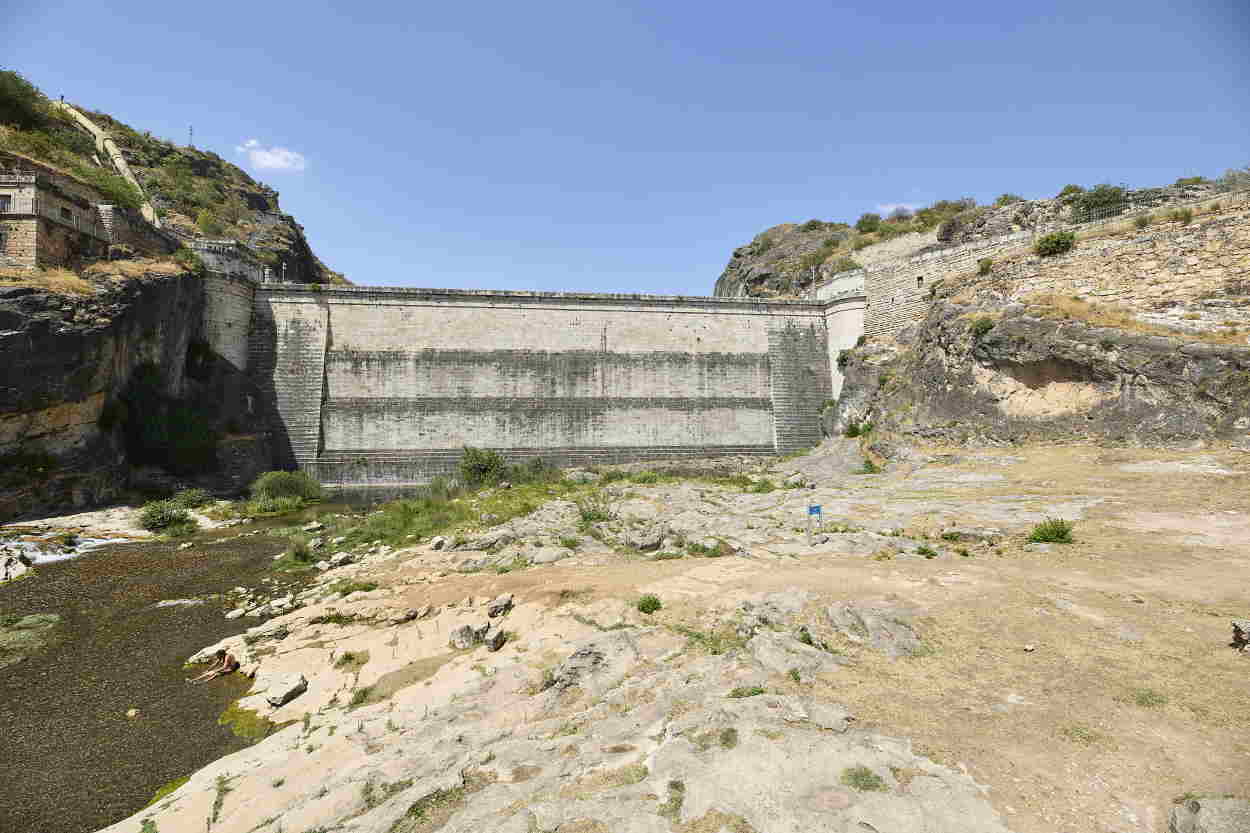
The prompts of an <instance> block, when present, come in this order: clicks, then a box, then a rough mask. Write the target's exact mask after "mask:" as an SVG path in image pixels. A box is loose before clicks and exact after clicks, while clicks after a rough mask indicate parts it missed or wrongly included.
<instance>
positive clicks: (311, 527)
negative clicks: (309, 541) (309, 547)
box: [300, 521, 326, 532]
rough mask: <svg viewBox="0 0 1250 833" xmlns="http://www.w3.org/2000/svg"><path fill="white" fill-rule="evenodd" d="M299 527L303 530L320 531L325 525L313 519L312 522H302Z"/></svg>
mask: <svg viewBox="0 0 1250 833" xmlns="http://www.w3.org/2000/svg"><path fill="white" fill-rule="evenodd" d="M300 528H301V529H303V530H304V531H305V532H320V531H321V530H323V529H325V528H326V525H325V524H323V523H322V522H321V521H313V522H312V523H307V524H304V525H303V526H302V527H300Z"/></svg>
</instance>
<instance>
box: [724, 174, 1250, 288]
mask: <svg viewBox="0 0 1250 833" xmlns="http://www.w3.org/2000/svg"><path fill="white" fill-rule="evenodd" d="M1247 185H1250V171H1248V170H1247V169H1240V170H1230V171H1228V172H1227V173H1225V174H1224V176H1223V177H1221V178H1220V179H1219V180H1215V181H1212V180H1208V179H1206V178H1204V177H1200V176H1196V177H1185V178H1182V179H1178V180H1177V181H1176V182H1175V183H1173V184H1172V185H1169V186H1165V187H1160V188H1142V189H1137V190H1130V189H1125V188H1123V187H1120V186H1116V185H1111V184H1107V183H1103V184H1100V185H1093V186H1091V187H1088V188H1086V187H1083V186H1080V185H1066V186H1064V187H1063V188H1062V189H1061V190H1060V191H1059V192H1058V193H1057V194H1056V195H1055V196H1054V197H1048V198H1041V199H1032V200H1028V199H1024V198H1023V197H1021V196H1018V195H1016V194H1011V193H1005V194H1002V195H1001V196H999V197H998V198H997V199H995V200H994V202H993V203H990V204H988V205H979V204H978V203H977V201H976V200H975V199H974V198H972V197H962V198H959V199H949V200H938V201H936V202H934V203H932V204H931V205H928V206H926V207H924V208H921V209H918V210H916V211H912V210H910V209H908V208H902V207H900V208H897V209H895V210H894V211H893V212H891V213H889V214H888V215H886V216H882V215H880V214H877V213H874V212H868V213H865V214H862V215H860V217H859V218H858V219H857V220H855V221H854V222H853V223H850V222H836V221H827V220H818V219H813V220H808V221H807V222H804V223H782V224H781V225H777V226H773V227H772V228H769V229H766V230H765V231H762V232H760V233H759V234H757V235H756V236H755V238H754V239H752V240H751V242H750V243H748V244H746V245H745V246H741V247H739V248H737V249H735V250H734V252H733V255H732V256H731V257H730V260H729V263H728V264H727V265H726V267H725V270H724V272H722V273H721V276H720V278H719V279H718V280H717V281H716V289H715V292H714V294H715V295H717V296H722V297H730V296H743V295H745V296H750V297H762V298H797V297H803V296H805V295H806V294H808V293H809V292H811V290H812V288H813V287H814V286H816V285H818V284H821V283H823V282H825V281H826V280H828V279H829V278H830V277H832V276H833V275H835V274H837V273H839V272H846V271H850V270H853V269H860V268H863V267H870V266H872V265H873V264H876V263H882V262H886V261H890V260H894V259H898V258H905V257H910V256H914V255H918V254H924V253H926V252H932V251H939V250H942V249H945V248H950V247H953V246H958V245H962V244H967V243H974V242H976V241H980V240H989V239H991V238H994V237H999V236H1001V235H1004V234H1010V233H1012V232H1017V231H1025V230H1028V231H1032V230H1035V229H1038V228H1046V227H1050V226H1052V225H1056V224H1073V223H1074V224H1080V223H1086V222H1092V221H1094V220H1101V219H1104V218H1107V217H1112V216H1117V215H1119V214H1123V213H1126V212H1130V211H1133V210H1136V209H1139V208H1144V207H1155V206H1161V205H1166V204H1169V203H1176V202H1184V201H1189V200H1194V199H1201V198H1202V197H1204V196H1207V195H1208V194H1210V193H1212V192H1215V191H1220V190H1227V189H1229V188H1244V187H1246V186H1247Z"/></svg>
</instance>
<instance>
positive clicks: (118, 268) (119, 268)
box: [84, 258, 187, 278]
mask: <svg viewBox="0 0 1250 833" xmlns="http://www.w3.org/2000/svg"><path fill="white" fill-rule="evenodd" d="M84 271H85V272H86V274H88V275H91V276H93V277H104V278H146V277H168V276H170V275H179V274H182V273H183V272H185V271H187V270H186V268H185V267H184V266H182V265H180V264H178V263H176V262H174V261H172V260H156V259H153V258H137V259H134V260H101V261H98V262H96V263H93V264H91V265H90V266H88V267H87V268H86V270H84Z"/></svg>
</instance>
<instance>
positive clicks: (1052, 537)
mask: <svg viewBox="0 0 1250 833" xmlns="http://www.w3.org/2000/svg"><path fill="white" fill-rule="evenodd" d="M1029 540H1030V541H1031V542H1033V543H1035V544H1071V543H1072V522H1071V521H1065V520H1063V519H1062V518H1047V519H1046V520H1044V521H1042V522H1041V523H1040V524H1038V525H1037V526H1035V527H1033V531H1032V532H1030V533H1029Z"/></svg>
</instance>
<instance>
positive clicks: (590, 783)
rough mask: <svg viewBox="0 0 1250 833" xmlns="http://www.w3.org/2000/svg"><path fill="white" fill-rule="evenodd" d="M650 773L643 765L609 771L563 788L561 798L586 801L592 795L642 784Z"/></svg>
mask: <svg viewBox="0 0 1250 833" xmlns="http://www.w3.org/2000/svg"><path fill="white" fill-rule="evenodd" d="M647 774H648V771H647V768H646V767H645V766H643V765H642V764H630V765H629V766H625V767H621V768H620V769H609V770H604V771H602V772H596V773H594V774H592V775H586V776H584V777H582V778H578V779H577V781H576V782H574V783H572V784H569V785H568V786H567V787H561V789H560V797H561V798H573V799H576V800H578V801H585V800H586V799H588V798H590V797H591V796H592V795H594V794H595V793H598V792H603V791H604V790H615V789H618V788H620V787H628V786H631V785H633V784H637V783H640V782H641V781H642V780H643V779H645V778H646V777H647Z"/></svg>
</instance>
